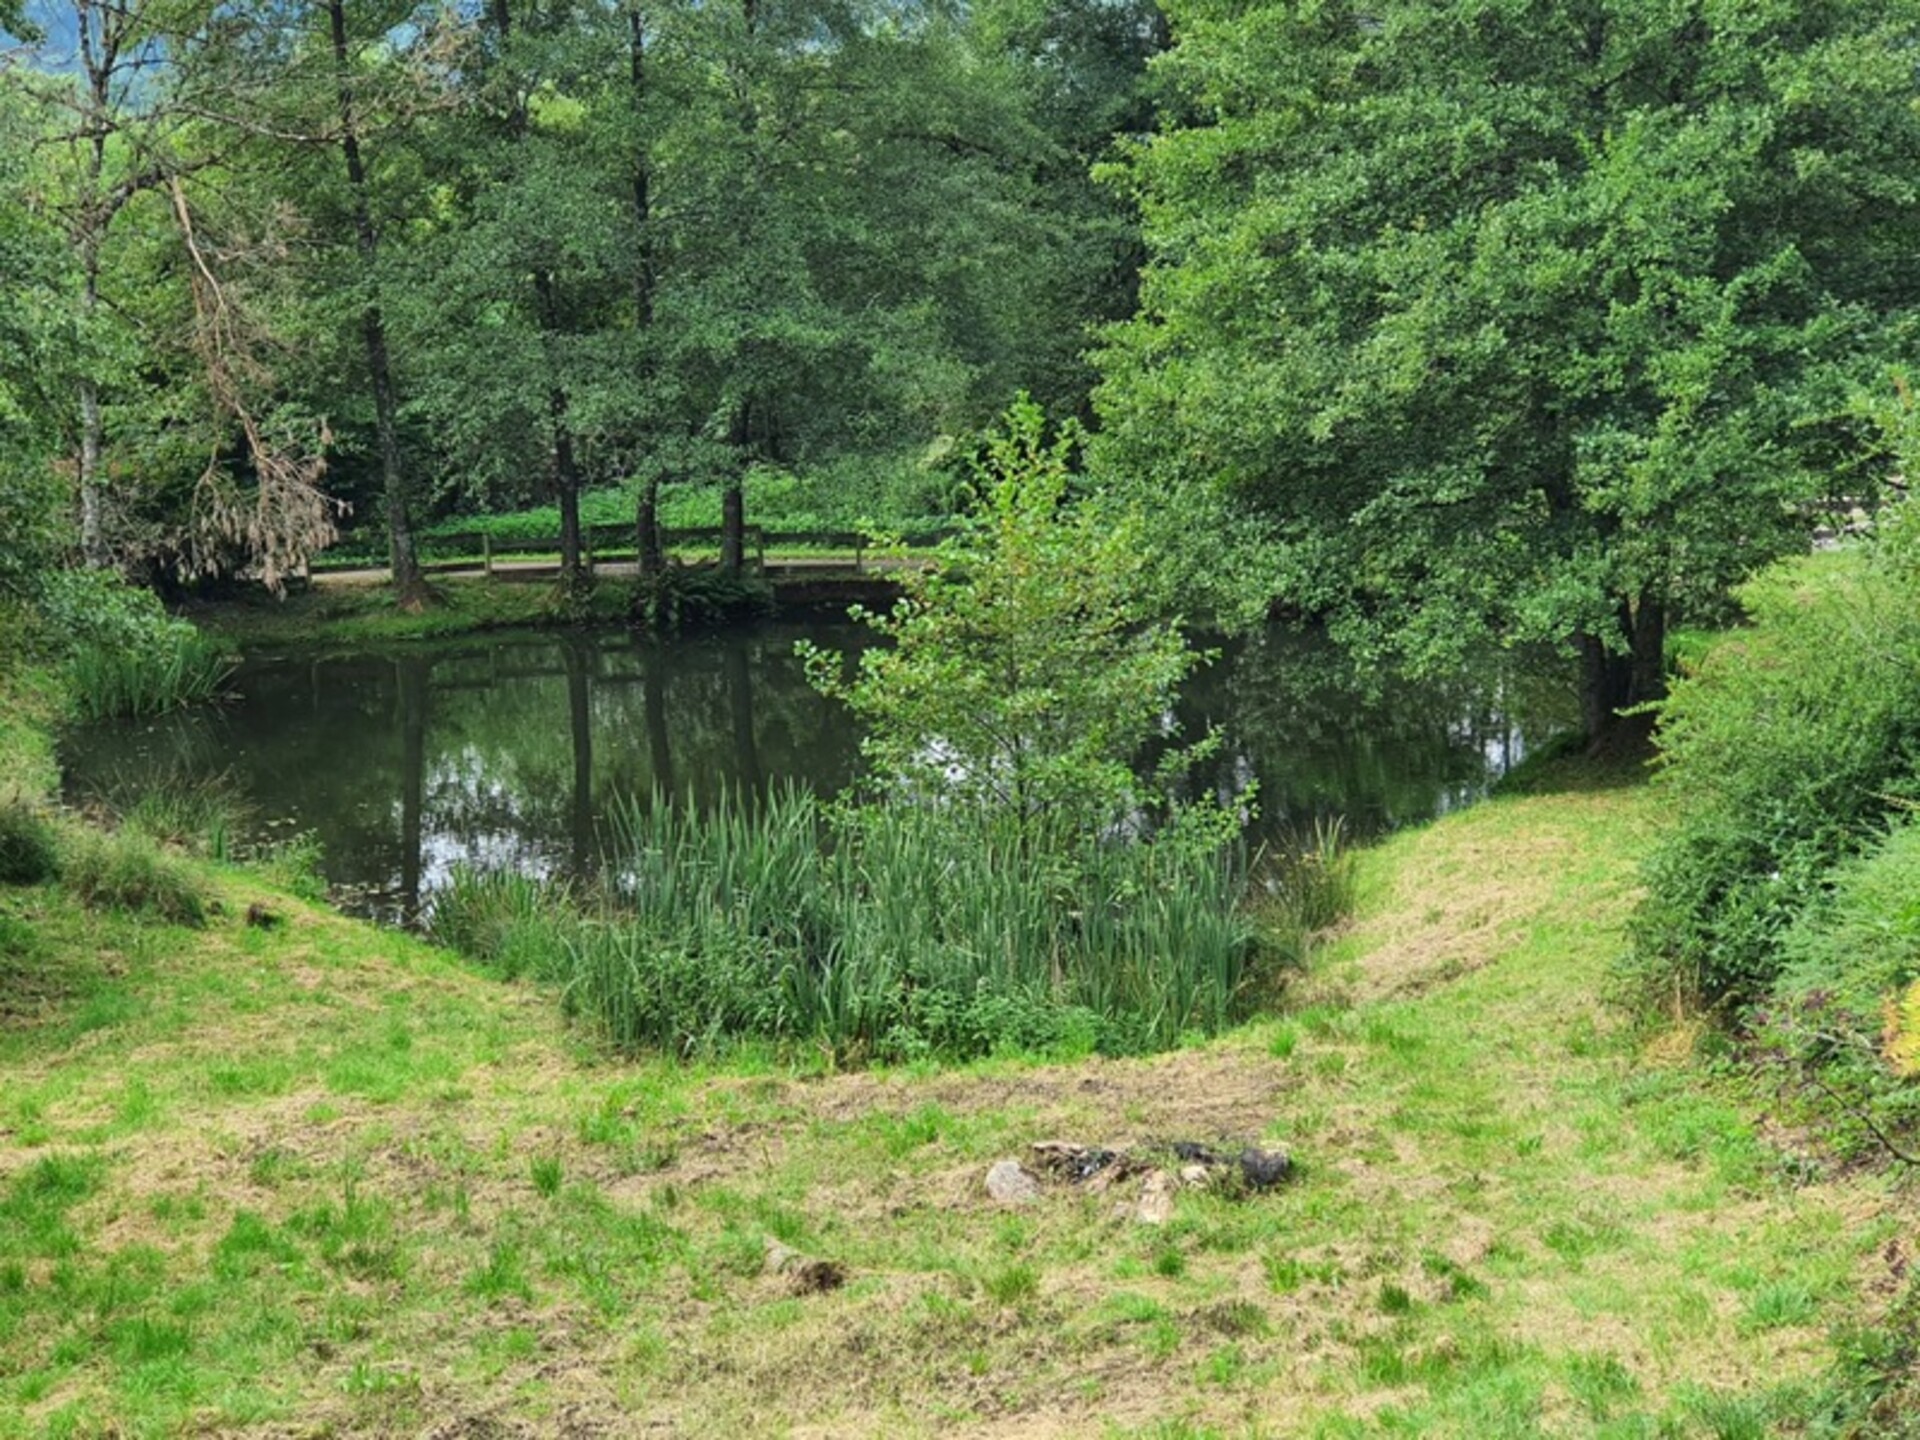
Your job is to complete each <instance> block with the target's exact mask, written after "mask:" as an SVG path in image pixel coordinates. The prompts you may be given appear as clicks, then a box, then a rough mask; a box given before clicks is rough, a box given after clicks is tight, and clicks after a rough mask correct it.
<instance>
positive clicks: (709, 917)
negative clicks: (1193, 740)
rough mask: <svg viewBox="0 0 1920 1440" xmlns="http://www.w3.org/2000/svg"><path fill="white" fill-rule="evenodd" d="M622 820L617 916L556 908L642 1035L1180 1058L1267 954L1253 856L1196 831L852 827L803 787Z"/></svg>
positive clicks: (1231, 1009)
mask: <svg viewBox="0 0 1920 1440" xmlns="http://www.w3.org/2000/svg"><path fill="white" fill-rule="evenodd" d="M621 832H622V841H621V844H620V847H619V863H618V865H617V866H616V868H615V871H614V872H613V873H614V874H615V875H617V876H618V879H617V881H615V882H614V883H615V885H616V895H615V905H614V908H613V909H612V911H611V912H610V913H609V914H608V915H607V916H606V917H604V918H603V919H602V920H600V921H599V922H597V923H594V924H591V925H578V924H570V923H569V922H565V921H559V922H549V923H550V924H551V925H553V926H554V928H555V929H556V931H557V933H560V934H562V935H563V936H564V938H565V944H566V945H567V948H568V950H569V952H570V957H571V961H570V969H569V971H568V972H567V978H566V999H567V1003H568V1005H569V1007H570V1008H571V1009H572V1011H573V1012H574V1013H576V1014H579V1015H581V1016H583V1017H584V1018H586V1019H587V1020H589V1021H590V1022H592V1023H593V1024H594V1025H595V1026H597V1027H598V1028H600V1029H601V1030H602V1031H603V1032H604V1033H605V1034H606V1036H607V1037H608V1038H609V1039H610V1040H611V1041H612V1042H613V1043H614V1044H615V1045H617V1046H619V1047H621V1048H624V1049H639V1048H652V1049H664V1050H668V1051H671V1052H673V1053H681V1054H684V1053H695V1052H704V1051H710V1050H714V1049H720V1048H724V1047H725V1046H726V1045H727V1044H729V1043H732V1042H735V1041H738V1040H739V1039H742V1038H749V1037H759V1038H765V1039H770V1040H775V1041H784V1042H789V1043H795V1042H798V1043H809V1044H818V1045H822V1046H824V1047H826V1048H828V1049H830V1050H831V1051H833V1052H834V1053H835V1054H837V1055H840V1056H843V1057H845V1058H848V1059H860V1058H872V1057H880V1058H890V1059H901V1058H911V1057H915V1056H920V1055H941V1056H949V1057H961V1056H968V1055H978V1054H984V1053H988V1052H991V1051H996V1050H1019V1051H1043V1052H1044V1051H1061V1050H1065V1051H1070V1052H1084V1051H1086V1050H1090V1049H1099V1050H1104V1051H1122V1052H1124V1051H1134V1050H1142V1049H1158V1048H1164V1047H1166V1046H1169V1045H1172V1044H1174V1043H1176V1042H1177V1041H1178V1040H1179V1039H1180V1038H1181V1037H1182V1036H1183V1035H1185V1034H1187V1033H1189V1032H1202V1033H1211V1032H1213V1031H1215V1030H1218V1029H1219V1028H1220V1027H1221V1026H1223V1025H1224V1024H1226V1023H1227V1022H1228V1021H1229V1020H1230V1019H1231V1018H1232V1017H1233V1016H1234V1014H1235V1013H1236V1011H1235V1006H1236V1003H1237V1002H1238V1000H1239V999H1240V992H1241V982H1242V978H1243V974H1244V971H1245V967H1246V964H1247V962H1248V959H1249V957H1250V955H1251V952H1252V946H1253V937H1252V932H1251V930H1250V928H1249V926H1248V924H1247V923H1246V921H1245V920H1244V919H1243V918H1242V917H1241V915H1240V913H1239V903H1240V901H1241V899H1242V898H1243V895H1244V892H1245V872H1244V867H1243V866H1242V865H1240V864H1239V863H1237V862H1236V858H1235V856H1234V855H1233V854H1232V853H1230V852H1229V853H1223V852H1222V850H1221V848H1220V847H1219V846H1218V845H1217V844H1215V843H1213V841H1212V838H1211V837H1208V836H1204V835H1196V834H1192V833H1188V832H1185V831H1180V832H1176V833H1172V834H1168V835H1165V836H1162V837H1160V838H1159V839H1156V840H1154V841H1152V842H1147V841H1136V842H1132V843H1103V842H1100V841H1098V840H1094V839H1089V838H1088V837H1085V836H1078V837H1073V838H1069V837H1068V836H1067V835H1065V834H1063V833H1056V834H1052V835H1049V836H1048V837H1047V839H1048V843H1047V844H1045V845H1044V846H1041V847H1039V848H1038V850H1037V851H1036V848H1035V846H1034V843H1033V842H1034V838H1035V837H1034V833H1033V830H1032V828H1031V827H1030V826H1029V827H1021V826H1017V825H1015V824H1013V823H1012V821H1011V817H1008V816H1002V817H1000V823H999V824H997V825H992V826H980V825H977V824H975V825H971V826H969V827H968V828H966V829H965V830H960V829H956V828H955V826H954V824H953V823H952V821H951V820H950V819H949V818H948V817H945V816H942V815H941V814H939V813H938V812H936V811H932V810H927V809H922V808H916V807H911V806H881V807H874V808H871V809H867V810H862V811H859V812H855V813H852V814H848V813H846V812H834V813H833V816H832V818H831V819H830V818H829V812H828V810H827V808H826V807H824V806H823V805H822V804H821V803H820V802H819V801H817V800H815V799H814V798H813V797H812V796H810V795H808V794H805V793H804V792H792V791H789V792H783V793H780V794H776V795H775V796H773V797H771V798H770V799H768V800H767V801H765V802H764V803H763V804H761V805H760V806H759V807H758V808H757V809H756V808H754V807H752V806H749V805H747V804H743V803H732V804H728V805H724V806H722V807H721V808H720V809H719V810H718V811H716V812H715V813H713V814H711V815H708V816H704V817H701V816H695V815H692V814H690V813H688V812H687V811H686V810H685V809H683V808H681V807H678V806H674V805H670V804H666V803H664V802H659V801H656V803H655V804H654V805H653V806H652V807H650V808H649V809H646V810H634V811H629V812H626V813H625V814H623V816H622V817H621ZM1036 855H1038V856H1041V857H1044V858H1036ZM503 883H504V884H505V885H506V888H507V889H509V890H511V889H512V888H513V887H512V885H511V882H503ZM470 928H474V927H470Z"/></svg>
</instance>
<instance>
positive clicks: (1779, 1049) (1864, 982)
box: [1753, 817, 1920, 1158]
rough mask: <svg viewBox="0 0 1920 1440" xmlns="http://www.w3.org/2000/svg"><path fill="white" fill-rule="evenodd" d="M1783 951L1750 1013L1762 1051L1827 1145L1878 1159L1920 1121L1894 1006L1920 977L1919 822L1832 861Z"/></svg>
mask: <svg viewBox="0 0 1920 1440" xmlns="http://www.w3.org/2000/svg"><path fill="white" fill-rule="evenodd" d="M1779 948H1780V953H1781V956H1782V970H1781V973H1780V976H1779V979H1778V981H1777V983H1776V984H1775V985H1774V986H1773V988H1772V990H1771V992H1770V993H1769V995H1768V996H1767V999H1766V1001H1765V1002H1764V1004H1762V1005H1761V1006H1759V1007H1757V1008H1756V1010H1755V1012H1754V1016H1753V1028H1754V1033H1755V1036H1756V1038H1757V1040H1758V1041H1759V1042H1760V1044H1761V1045H1762V1047H1763V1053H1764V1054H1765V1055H1766V1056H1767V1057H1768V1058H1769V1059H1770V1060H1772V1061H1774V1062H1776V1063H1778V1064H1780V1065H1782V1066H1783V1067H1785V1069H1784V1073H1785V1076H1786V1079H1787V1081H1788V1083H1789V1084H1790V1085H1791V1086H1793V1087H1795V1088H1797V1089H1799V1090H1800V1091H1801V1092H1802V1093H1803V1094H1804V1095H1805V1096H1806V1098H1807V1100H1808V1101H1809V1102H1810V1104H1811V1106H1812V1108H1813V1110H1814V1111H1816V1112H1817V1113H1818V1114H1819V1115H1820V1117H1821V1131H1822V1135H1823V1138H1824V1140H1825V1141H1826V1143H1827V1144H1828V1145H1830V1146H1832V1147H1833V1148H1834V1150H1835V1151H1836V1152H1838V1153H1839V1154H1841V1155H1845V1156H1848V1157H1861V1156H1864V1157H1867V1158H1881V1157H1883V1156H1884V1153H1885V1151H1884V1146H1885V1145H1886V1144H1887V1142H1888V1138H1889V1137H1892V1136H1899V1135H1902V1134H1911V1133H1913V1130H1914V1127H1915V1125H1916V1123H1917V1122H1920V1087H1916V1086H1915V1085H1914V1084H1913V1081H1912V1076H1911V1073H1910V1067H1907V1066H1905V1065H1903V1064H1901V1063H1900V1060H1899V1056H1900V1053H1901V1048H1902V1039H1903V1036H1902V1031H1901V1028H1900V1018H1901V1016H1902V1013H1903V1012H1902V1010H1901V1008H1900V1005H1899V1003H1898V1002H1899V1000H1900V999H1901V997H1902V995H1903V993H1905V992H1907V991H1909V990H1910V988H1911V987H1912V986H1913V985H1914V984H1915V982H1916V981H1920V826H1917V825H1916V824H1915V823H1914V822H1913V820H1912V819H1911V818H1910V817H1902V819H1901V820H1900V822H1899V823H1898V824H1896V825H1895V827H1894V828H1893V829H1892V831H1891V832H1890V833H1888V834H1887V835H1886V836H1885V838H1883V839H1882V840H1881V841H1880V842H1879V843H1878V844H1876V845H1874V846H1873V847H1872V848H1871V849H1870V850H1868V851H1867V852H1866V853H1864V854H1862V855H1860V856H1858V857H1856V858H1854V859H1851V860H1848V861H1846V862H1844V863H1843V864H1841V865H1840V866H1838V867H1837V868H1836V869H1835V870H1834V871H1833V872H1832V873H1831V876H1830V878H1829V887H1828V891H1827V893H1826V894H1825V895H1824V896H1823V897H1822V898H1820V899H1819V900H1818V901H1817V902H1816V903H1814V904H1812V905H1810V906H1808V907H1807V909H1806V910H1804V911H1803V912H1802V913H1801V914H1800V915H1799V916H1798V917H1797V919H1796V920H1795V921H1794V923H1793V924H1792V925H1791V926H1789V927H1788V928H1787V929H1786V930H1785V931H1784V933H1783V934H1782V936H1781V938H1780V946H1779Z"/></svg>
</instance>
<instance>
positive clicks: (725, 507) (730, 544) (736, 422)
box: [720, 399, 753, 579]
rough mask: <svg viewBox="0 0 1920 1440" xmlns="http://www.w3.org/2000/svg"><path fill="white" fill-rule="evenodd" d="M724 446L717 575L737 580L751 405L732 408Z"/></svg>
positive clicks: (743, 554)
mask: <svg viewBox="0 0 1920 1440" xmlns="http://www.w3.org/2000/svg"><path fill="white" fill-rule="evenodd" d="M727 442H728V446H729V448H731V450H732V451H733V466H732V468H731V469H730V470H729V471H728V472H727V480H726V488H725V489H724V490H722V491H721V493H720V573H721V574H723V575H725V576H727V577H729V578H730V579H737V578H738V577H739V575H740V571H741V569H742V568H743V567H744V566H745V564H746V558H747V497H746V473H747V463H748V460H749V458H750V457H751V454H752V450H751V447H752V444H753V401H752V400H751V399H747V400H742V401H741V402H740V403H739V404H738V405H736V406H735V407H734V411H733V419H732V421H731V423H730V424H729V425H728V426H727Z"/></svg>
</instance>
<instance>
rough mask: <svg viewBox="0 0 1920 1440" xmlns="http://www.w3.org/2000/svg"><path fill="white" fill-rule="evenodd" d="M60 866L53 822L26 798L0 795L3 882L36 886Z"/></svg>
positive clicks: (0, 871) (52, 874) (51, 875)
mask: <svg viewBox="0 0 1920 1440" xmlns="http://www.w3.org/2000/svg"><path fill="white" fill-rule="evenodd" d="M59 868H60V853H59V847H58V845H57V842H56V840H55V837H54V830H53V825H52V823H51V822H50V821H49V820H48V819H47V817H46V816H45V815H43V814H41V813H40V811H39V810H38V809H37V808H36V807H35V806H33V805H31V804H29V803H28V802H27V801H26V800H25V799H24V798H22V797H20V796H17V795H14V796H0V885H37V884H39V883H40V882H41V881H42V880H50V879H52V878H53V876H54V875H55V874H56V873H57V872H58V871H59Z"/></svg>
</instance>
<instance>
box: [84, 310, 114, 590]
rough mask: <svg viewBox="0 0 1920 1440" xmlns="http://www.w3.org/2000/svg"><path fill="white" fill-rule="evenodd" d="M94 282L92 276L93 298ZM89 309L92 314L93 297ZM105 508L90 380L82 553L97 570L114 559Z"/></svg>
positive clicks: (96, 394) (96, 397)
mask: <svg viewBox="0 0 1920 1440" xmlns="http://www.w3.org/2000/svg"><path fill="white" fill-rule="evenodd" d="M92 282H93V277H92V276H89V277H88V284H87V290H88V292H89V296H90V297H91V292H92V290H93V283H92ZM87 309H88V311H89V313H91V311H92V309H93V301H92V299H91V298H89V300H88V302H87ZM105 508H106V507H105V506H104V505H103V504H102V502H101V496H100V387H99V386H98V385H96V384H94V382H93V381H92V380H91V379H86V380H82V381H81V382H80V553H81V555H82V556H83V557H84V558H85V560H86V562H87V564H88V565H90V566H92V567H93V568H94V569H96V570H100V569H104V568H105V567H106V565H107V563H108V561H109V560H110V559H111V558H112V557H111V556H110V555H109V554H108V553H107V530H106V520H105V515H104V511H105Z"/></svg>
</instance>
